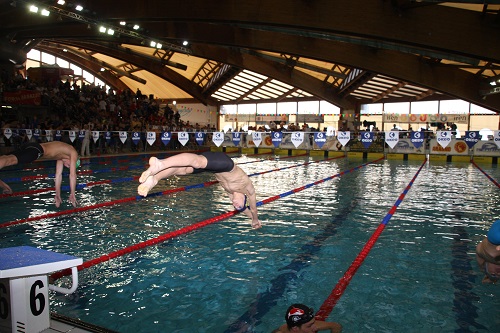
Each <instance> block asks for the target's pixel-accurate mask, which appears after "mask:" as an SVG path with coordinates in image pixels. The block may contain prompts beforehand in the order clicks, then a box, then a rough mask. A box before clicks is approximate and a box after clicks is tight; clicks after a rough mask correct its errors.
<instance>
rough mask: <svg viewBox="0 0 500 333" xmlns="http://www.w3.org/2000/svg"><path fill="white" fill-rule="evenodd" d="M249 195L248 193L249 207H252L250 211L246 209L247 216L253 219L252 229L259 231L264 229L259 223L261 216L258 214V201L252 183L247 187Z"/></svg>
mask: <svg viewBox="0 0 500 333" xmlns="http://www.w3.org/2000/svg"><path fill="white" fill-rule="evenodd" d="M247 193H248V205H249V206H250V209H246V210H245V214H246V215H247V216H248V217H249V218H251V219H252V227H253V228H255V229H258V228H260V227H262V225H261V223H260V221H259V216H258V213H257V199H256V196H255V188H254V187H253V185H252V184H251V183H250V185H249V186H248V187H247Z"/></svg>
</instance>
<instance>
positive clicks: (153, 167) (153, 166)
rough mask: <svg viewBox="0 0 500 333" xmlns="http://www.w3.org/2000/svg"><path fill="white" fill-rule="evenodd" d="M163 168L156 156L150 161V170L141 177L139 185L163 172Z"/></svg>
mask: <svg viewBox="0 0 500 333" xmlns="http://www.w3.org/2000/svg"><path fill="white" fill-rule="evenodd" d="M161 168H162V164H161V162H160V160H159V159H157V158H156V157H154V156H153V157H151V158H150V159H149V168H148V169H147V170H146V171H144V172H143V173H142V175H141V177H140V178H139V183H144V182H145V181H146V180H147V179H148V177H150V176H154V175H156V174H157V173H158V172H160V171H161ZM155 185H156V184H155ZM153 186H154V185H153Z"/></svg>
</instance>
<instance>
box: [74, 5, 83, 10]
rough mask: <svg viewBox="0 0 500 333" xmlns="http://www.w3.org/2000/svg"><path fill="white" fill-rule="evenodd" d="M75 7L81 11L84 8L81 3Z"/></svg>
mask: <svg viewBox="0 0 500 333" xmlns="http://www.w3.org/2000/svg"><path fill="white" fill-rule="evenodd" d="M75 9H76V10H78V11H79V12H81V11H82V10H83V7H82V6H80V5H77V6H76V7H75Z"/></svg>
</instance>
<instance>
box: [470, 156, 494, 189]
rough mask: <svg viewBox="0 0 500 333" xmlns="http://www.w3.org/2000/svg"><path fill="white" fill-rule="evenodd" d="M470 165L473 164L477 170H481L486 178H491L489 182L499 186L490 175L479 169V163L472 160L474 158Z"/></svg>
mask: <svg viewBox="0 0 500 333" xmlns="http://www.w3.org/2000/svg"><path fill="white" fill-rule="evenodd" d="M471 163H472V165H474V166H475V167H476V168H477V169H478V170H479V171H481V172H482V173H483V175H485V176H486V178H488V179H489V180H491V182H492V183H493V184H495V185H496V186H497V187H500V184H499V183H498V182H497V181H496V180H495V179H494V178H493V177H491V176H490V175H489V174H487V173H486V172H485V171H484V170H483V169H481V167H479V165H477V164H476V162H474V160H472V161H471Z"/></svg>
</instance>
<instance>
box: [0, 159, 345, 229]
mask: <svg viewBox="0 0 500 333" xmlns="http://www.w3.org/2000/svg"><path fill="white" fill-rule="evenodd" d="M338 158H344V156H337V157H331V158H327V159H323V160H318V161H312V162H305V163H301V164H295V165H292V166H288V167H283V168H276V169H271V170H267V171H263V172H258V173H254V174H250V175H248V176H249V177H252V176H256V175H262V174H265V173H268V172H274V171H280V170H285V169H290V168H296V167H299V166H304V165H309V164H312V163H319V162H325V161H329V160H332V159H338ZM217 183H218V181H211V182H205V183H199V184H194V185H188V186H182V187H178V188H175V189H169V190H165V191H160V192H155V193H149V194H148V195H147V197H143V196H140V195H136V196H133V197H128V198H123V199H118V200H112V201H108V202H103V203H100V204H95V205H89V206H83V207H77V208H72V209H67V210H63V211H59V212H54V213H49V214H43V215H39V216H32V217H27V218H24V219H19V220H14V221H10V222H5V223H2V224H0V228H6V227H10V226H14V225H17V224H21V223H26V222H33V221H38V220H43V219H46V218H52V217H57V216H62V215H69V214H74V213H79V212H84V211H88V210H92V209H96V208H101V207H108V206H113V205H117V204H122V203H126V202H131V201H139V200H143V199H146V198H150V197H157V196H162V195H169V194H172V193H177V192H181V191H188V190H191V189H193V188H201V187H208V186H212V185H214V184H217Z"/></svg>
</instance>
